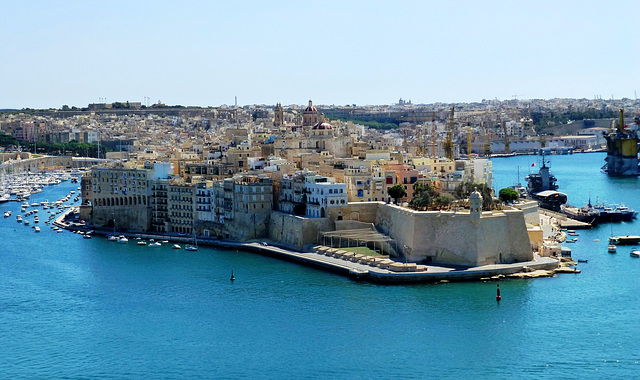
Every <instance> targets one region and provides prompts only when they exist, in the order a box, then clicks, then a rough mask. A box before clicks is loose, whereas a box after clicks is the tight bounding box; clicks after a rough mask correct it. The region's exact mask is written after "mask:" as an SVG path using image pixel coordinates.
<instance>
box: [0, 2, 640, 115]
mask: <svg viewBox="0 0 640 380" xmlns="http://www.w3.org/2000/svg"><path fill="white" fill-rule="evenodd" d="M3 10H4V11H5V12H4V15H5V19H4V20H3V23H2V24H0V42H1V44H2V46H3V59H2V60H0V72H2V75H0V88H2V91H1V92H0V109H23V108H37V109H41V108H60V107H62V106H63V105H65V104H66V105H69V106H70V107H71V106H76V107H86V106H87V104H89V103H98V102H100V101H101V100H104V99H106V100H107V102H115V101H130V102H141V103H143V104H145V103H148V104H154V103H156V102H158V101H162V102H163V103H165V104H169V105H178V104H179V105H185V106H203V107H208V106H214V107H215V106H219V105H223V104H227V105H233V104H234V98H235V97H236V96H237V97H238V104H239V105H248V104H276V103H282V104H285V105H287V104H299V105H304V104H306V102H307V101H308V100H309V99H312V100H313V101H314V103H315V104H326V105H346V104H358V105H382V104H393V103H396V102H397V101H398V99H399V98H403V99H405V100H411V101H412V103H414V104H430V103H457V102H479V101H481V100H482V99H496V98H497V99H498V100H509V99H514V98H517V99H554V98H575V99H581V98H585V99H593V98H594V97H596V96H597V97H601V98H603V99H610V98H612V97H613V98H616V99H621V98H629V99H635V97H636V96H637V95H636V89H637V87H638V82H639V79H640V74H638V70H637V69H636V67H635V66H636V64H637V62H638V61H640V54H639V53H638V51H637V49H634V46H635V40H634V37H636V36H637V31H636V29H637V28H636V27H635V26H634V25H633V23H632V22H633V19H632V18H628V19H625V17H624V15H625V14H629V15H633V14H638V11H640V3H637V2H632V1H614V2H613V3H607V5H606V6H605V4H603V3H601V2H595V1H587V2H585V1H574V0H570V1H563V2H553V1H539V2H534V3H531V2H529V3H517V2H510V3H502V2H499V1H489V2H482V3H477V2H471V1H456V2H453V3H451V2H450V3H432V2H422V1H405V2H402V3H395V4H391V3H388V2H385V1H347V2H338V1H333V0H332V1H326V2H323V3H300V2H294V1H280V2H277V3H274V4H271V3H264V2H257V1H237V2H233V3H222V2H205V1H185V2H180V3H175V2H168V1H158V2H154V3H153V5H152V6H150V5H148V4H142V3H131V2H126V1H113V2H109V3H91V2H84V1H76V0H73V1H65V2H62V3H50V2H47V1H32V2H11V3H9V4H6V5H5V6H4V7H3Z"/></svg>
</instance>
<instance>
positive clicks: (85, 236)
mask: <svg viewBox="0 0 640 380" xmlns="http://www.w3.org/2000/svg"><path fill="white" fill-rule="evenodd" d="M82 238H83V239H91V234H84V235H83V236H82Z"/></svg>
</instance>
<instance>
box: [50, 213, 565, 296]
mask: <svg viewBox="0 0 640 380" xmlns="http://www.w3.org/2000/svg"><path fill="white" fill-rule="evenodd" d="M72 211H74V209H70V210H68V211H67V212H66V213H63V214H61V215H60V216H59V217H58V218H56V220H55V222H54V224H55V225H57V226H59V227H61V228H65V229H67V230H70V231H85V232H86V231H89V230H91V231H92V233H93V234H96V235H104V236H106V235H110V234H112V233H113V232H112V231H109V230H107V229H91V228H89V227H87V226H84V225H80V224H75V223H67V222H65V220H64V219H65V217H66V216H67V215H68V214H69V213H71V212H72ZM118 234H119V235H124V236H127V237H129V238H141V239H155V240H168V241H171V242H180V243H193V240H194V239H193V238H192V237H187V236H179V235H176V234H148V233H132V232H118ZM197 243H198V245H199V246H211V247H219V248H226V249H235V250H244V251H249V252H254V253H259V254H262V255H265V256H270V257H274V258H278V259H282V260H286V261H290V262H295V263H298V264H301V265H306V266H310V267H314V268H318V269H321V270H326V271H329V272H332V273H336V274H340V275H343V276H347V277H349V278H352V279H355V280H363V281H370V282H374V283H385V284H400V283H420V282H424V283H437V282H447V281H477V280H484V279H497V278H500V277H501V276H508V275H513V274H516V273H523V272H524V273H530V272H533V271H553V270H555V269H556V268H558V267H559V266H560V262H559V261H558V260H557V259H554V258H550V257H540V256H537V255H535V256H534V259H533V260H532V261H525V262H518V263H512V264H491V265H483V266H478V267H453V266H437V265H415V264H411V263H410V264H408V265H412V266H413V267H414V268H413V269H411V270H412V271H405V270H407V269H406V268H403V266H404V265H407V264H406V263H403V262H401V261H397V260H391V259H388V258H386V257H383V258H378V259H377V262H376V259H372V260H368V261H365V260H357V261H352V260H350V257H346V255H345V254H346V253H347V252H345V251H340V250H338V249H332V248H329V247H322V246H315V247H309V248H310V249H309V250H308V251H304V252H301V251H295V250H292V249H290V248H288V247H284V246H281V245H278V244H277V243H272V242H269V241H268V240H266V239H264V240H261V241H258V242H236V241H230V240H221V239H216V238H207V237H198V238H197ZM342 252H344V254H341V253H342ZM349 255H350V256H353V257H354V258H355V256H356V254H351V253H349ZM381 264H382V265H381ZM394 267H395V268H394ZM551 274H552V273H547V275H551Z"/></svg>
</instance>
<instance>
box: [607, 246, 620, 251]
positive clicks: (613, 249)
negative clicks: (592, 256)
mask: <svg viewBox="0 0 640 380" xmlns="http://www.w3.org/2000/svg"><path fill="white" fill-rule="evenodd" d="M617 249H618V247H616V245H615V244H609V246H608V247H607V250H608V251H609V253H616V250H617Z"/></svg>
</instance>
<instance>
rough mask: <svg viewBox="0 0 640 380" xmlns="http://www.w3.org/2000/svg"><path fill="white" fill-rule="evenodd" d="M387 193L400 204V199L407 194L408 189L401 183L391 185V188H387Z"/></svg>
mask: <svg viewBox="0 0 640 380" xmlns="http://www.w3.org/2000/svg"><path fill="white" fill-rule="evenodd" d="M387 193H388V194H389V196H390V197H391V198H393V201H394V203H395V204H398V199H400V198H403V197H406V196H407V191H406V190H405V189H404V187H403V186H402V185H401V184H399V183H398V184H395V185H393V186H392V187H390V188H389V190H387Z"/></svg>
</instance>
